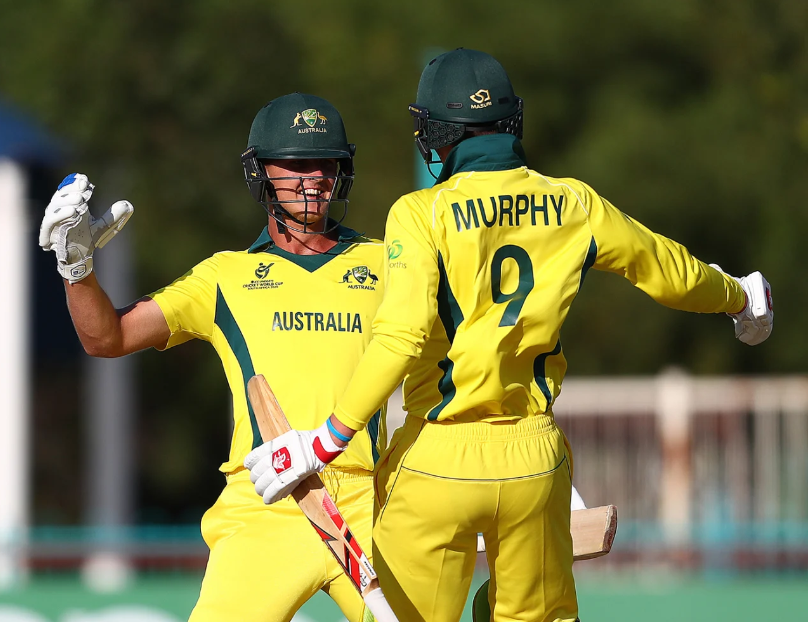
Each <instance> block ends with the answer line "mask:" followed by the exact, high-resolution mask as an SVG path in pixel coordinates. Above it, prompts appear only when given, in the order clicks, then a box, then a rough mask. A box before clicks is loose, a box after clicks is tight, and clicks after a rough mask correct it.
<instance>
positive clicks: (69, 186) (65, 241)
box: [39, 173, 133, 283]
mask: <svg viewBox="0 0 812 622" xmlns="http://www.w3.org/2000/svg"><path fill="white" fill-rule="evenodd" d="M93 188H94V186H93V184H91V183H90V182H89V181H88V179H87V177H86V176H85V175H82V174H80V173H71V174H70V175H68V176H67V177H65V179H63V180H62V183H61V184H59V187H58V188H57V190H56V192H55V193H54V196H53V197H52V198H51V202H50V203H49V204H48V207H47V208H46V209H45V216H44V217H43V219H42V225H40V229H39V245H40V246H41V247H42V249H43V250H46V251H54V252H56V266H57V270H58V271H59V274H61V275H62V278H64V279H67V281H68V282H70V283H78V282H79V281H81V280H82V279H84V278H86V277H87V276H88V275H89V274H90V273H91V272H93V251H94V250H95V249H97V248H102V247H103V246H104V245H105V244H107V243H108V242H109V241H110V240H112V239H113V236H115V235H116V234H117V233H118V232H119V231H121V229H122V228H123V227H124V225H125V224H127V220H129V218H130V216H132V213H133V206H132V204H131V203H130V202H129V201H118V202H116V203H114V204H113V205H112V206H111V207H110V209H109V210H107V211H106V212H105V213H104V216H102V217H101V218H94V217H93V215H92V214H91V213H90V211H89V210H88V207H87V202H88V201H89V200H90V196H91V195H92V194H93Z"/></svg>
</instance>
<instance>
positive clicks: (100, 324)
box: [64, 273, 124, 358]
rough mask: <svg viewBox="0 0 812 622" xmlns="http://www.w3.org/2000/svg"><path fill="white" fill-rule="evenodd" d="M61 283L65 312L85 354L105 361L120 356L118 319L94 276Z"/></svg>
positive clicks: (120, 342) (120, 339) (119, 326)
mask: <svg viewBox="0 0 812 622" xmlns="http://www.w3.org/2000/svg"><path fill="white" fill-rule="evenodd" d="M64 283H65V294H66V297H67V303H68V311H70V316H71V319H72V320H73V326H74V328H75V329H76V334H77V335H78V336H79V341H81V342H82V347H84V349H85V352H87V353H88V354H89V355H91V356H99V357H105V358H112V357H116V356H122V355H123V354H124V352H123V351H122V338H121V318H120V317H119V314H118V313H117V312H116V309H115V307H114V306H113V303H112V302H110V298H109V297H108V296H107V294H106V293H105V291H104V290H103V289H102V288H101V286H100V285H99V282H98V281H97V280H96V275H95V274H94V273H91V274H90V275H89V276H88V277H87V278H85V279H83V280H82V281H79V282H78V283H73V284H70V283H68V282H67V281H64Z"/></svg>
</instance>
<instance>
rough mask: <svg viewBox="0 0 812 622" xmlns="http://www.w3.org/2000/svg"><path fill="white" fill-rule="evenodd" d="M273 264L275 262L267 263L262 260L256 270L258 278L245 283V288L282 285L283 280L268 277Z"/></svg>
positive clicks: (273, 287)
mask: <svg viewBox="0 0 812 622" xmlns="http://www.w3.org/2000/svg"><path fill="white" fill-rule="evenodd" d="M272 265H273V262H271V263H267V264H266V263H263V262H261V261H260V262H259V265H258V266H257V269H256V270H254V276H256V277H257V278H256V279H251V280H250V281H248V283H243V289H248V290H253V289H276V288H278V287H279V286H280V285H282V281H274V280H273V279H269V278H268V274H269V273H270V271H271V266H272Z"/></svg>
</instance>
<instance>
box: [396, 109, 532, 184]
mask: <svg viewBox="0 0 812 622" xmlns="http://www.w3.org/2000/svg"><path fill="white" fill-rule="evenodd" d="M516 99H517V100H518V101H517V103H518V110H517V111H516V112H515V113H514V114H512V115H511V116H509V117H507V118H505V119H500V120H499V121H496V122H493V123H484V124H476V125H470V124H466V123H455V122H452V121H440V120H437V119H432V118H431V115H430V113H429V109H428V108H427V107H425V106H420V105H418V104H410V105H409V113H410V114H411V115H412V117H413V118H414V141H415V144H416V145H417V150H418V151H419V152H420V155H421V156H422V157H423V161H424V162H425V163H426V166H428V167H429V172H431V165H432V164H439V163H440V160H433V159H432V153H431V152H432V150H433V149H439V148H440V147H446V146H448V145H453V144H454V143H456V142H458V141H460V140H461V139H462V138H463V137H464V136H465V133H466V132H477V131H483V130H485V131H487V130H495V131H496V132H497V133H498V134H512V135H513V136H515V137H516V138H518V139H519V140H521V138H522V134H523V130H524V114H523V105H524V104H523V101H522V98H521V97H517V98H516ZM432 176H434V177H435V178H436V175H434V173H433V172H432Z"/></svg>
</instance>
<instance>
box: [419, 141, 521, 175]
mask: <svg viewBox="0 0 812 622" xmlns="http://www.w3.org/2000/svg"><path fill="white" fill-rule="evenodd" d="M521 166H527V157H526V156H525V155H524V149H523V148H522V142H521V141H520V140H519V139H518V138H516V137H515V136H513V135H512V134H485V135H484V136H474V137H473V138H466V139H465V140H463V141H462V142H461V143H459V144H458V145H457V146H456V147H454V148H453V149H452V150H451V151H450V152H449V153H448V157H447V158H446V160H445V164H443V170H441V171H440V176H439V177H438V178H437V182H436V184H440V183H443V182H444V181H447V180H448V179H449V178H450V177H452V176H453V175H456V174H457V173H463V172H468V171H509V170H511V169H514V168H519V167H521ZM436 184H435V185H436Z"/></svg>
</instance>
